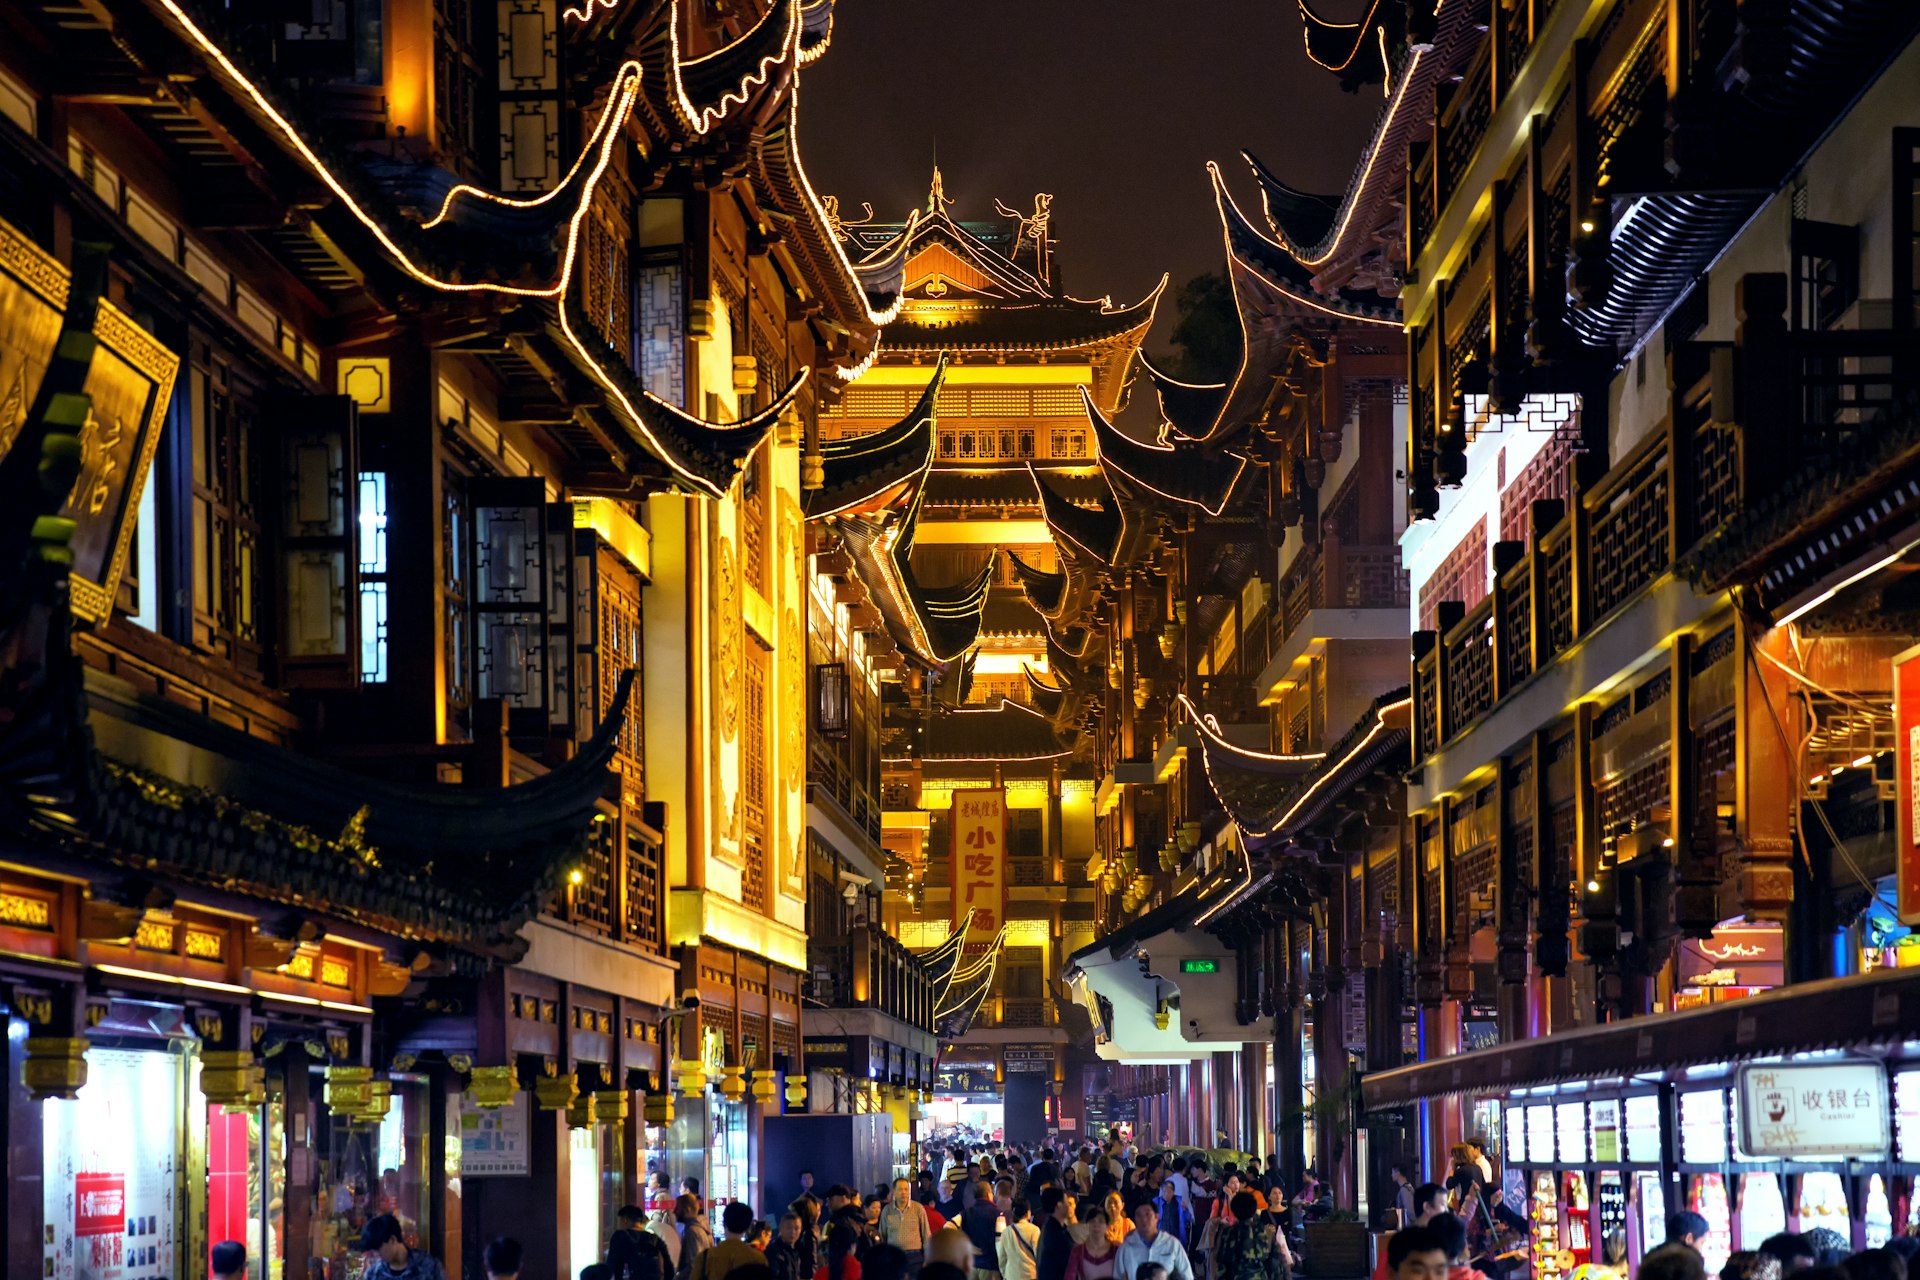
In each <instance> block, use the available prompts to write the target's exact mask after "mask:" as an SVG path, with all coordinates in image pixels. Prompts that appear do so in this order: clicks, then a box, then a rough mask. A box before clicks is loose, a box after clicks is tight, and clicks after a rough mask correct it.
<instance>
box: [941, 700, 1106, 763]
mask: <svg viewBox="0 0 1920 1280" xmlns="http://www.w3.org/2000/svg"><path fill="white" fill-rule="evenodd" d="M919 754H920V756H921V757H922V758H923V759H927V760H948V761H954V762H957V763H966V762H968V761H989V760H991V761H999V762H1001V763H1016V762H1017V763H1030V762H1034V761H1040V760H1058V759H1061V758H1063V757H1065V756H1067V755H1069V754H1071V751H1070V749H1069V748H1068V747H1067V746H1066V744H1064V743H1062V742H1061V741H1060V739H1059V737H1058V736H1057V735H1056V734H1055V733H1054V731H1053V726H1052V725H1051V724H1050V723H1049V722H1048V720H1047V717H1046V716H1045V715H1043V714H1042V713H1041V712H1039V711H1035V710H1033V709H1031V708H1028V707H1024V706H1022V705H1021V704H1019V703H1017V702H1008V701H1007V700H1006V699H1004V698H1002V699H998V700H996V701H995V702H993V703H990V704H989V705H987V706H984V707H954V708H944V707H943V708H937V709H936V710H935V711H934V712H933V714H932V715H931V716H930V717H929V718H928V719H927V722H926V725H925V727H924V730H923V736H922V742H921V750H920V753H919Z"/></svg>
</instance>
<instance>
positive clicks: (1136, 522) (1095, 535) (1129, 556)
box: [1027, 463, 1150, 569]
mask: <svg viewBox="0 0 1920 1280" xmlns="http://www.w3.org/2000/svg"><path fill="white" fill-rule="evenodd" d="M1027 471H1028V473H1029V474H1030V475H1032V477H1033V484H1034V488H1035V489H1037V490H1038V491H1039V494H1040V511H1041V514H1042V516H1043V517H1044V518H1045V520H1046V522H1047V532H1049V533H1050V534H1052V535H1053V543H1054V546H1056V547H1058V548H1059V550H1060V555H1061V557H1062V559H1064V560H1066V561H1068V562H1078V563H1079V564H1081V565H1084V566H1087V567H1098V568H1103V569H1111V568H1117V567H1119V566H1121V565H1125V564H1131V563H1132V562H1133V560H1134V559H1135V558H1136V557H1137V556H1138V555H1139V554H1140V552H1141V551H1142V549H1143V547H1144V544H1145V542H1146V540H1147V538H1146V535H1147V532H1148V527H1149V523H1150V522H1149V520H1148V517H1147V515H1146V513H1145V512H1144V511H1142V509H1141V506H1142V502H1141V496H1140V494H1139V493H1137V492H1136V491H1135V489H1134V487H1133V485H1132V484H1131V483H1130V482H1129V481H1128V480H1127V478H1126V477H1125V476H1124V475H1122V474H1120V473H1119V472H1107V473H1106V477H1107V487H1106V492H1105V493H1102V494H1101V495H1100V496H1099V497H1098V499H1097V500H1096V503H1095V505H1094V506H1091V507H1084V506H1081V505H1079V504H1078V503H1075V502H1072V501H1070V500H1069V499H1068V498H1066V497H1065V496H1064V495H1063V494H1061V493H1060V492H1059V491H1058V490H1056V489H1055V488H1054V487H1053V485H1052V484H1051V482H1050V481H1049V479H1048V478H1047V477H1046V476H1045V475H1043V473H1042V470H1041V469H1040V468H1039V467H1035V466H1033V465H1032V464H1031V463H1029V464H1028V466H1027Z"/></svg>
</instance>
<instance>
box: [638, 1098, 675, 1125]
mask: <svg viewBox="0 0 1920 1280" xmlns="http://www.w3.org/2000/svg"><path fill="white" fill-rule="evenodd" d="M644 1118H645V1120H646V1122H647V1127H648V1128H649V1129H663V1128H665V1127H666V1126H668V1125H670V1124H672V1123H673V1094H672V1093H671V1092H668V1091H662V1092H660V1093H649V1094H648V1095H646V1102H645V1112H644Z"/></svg>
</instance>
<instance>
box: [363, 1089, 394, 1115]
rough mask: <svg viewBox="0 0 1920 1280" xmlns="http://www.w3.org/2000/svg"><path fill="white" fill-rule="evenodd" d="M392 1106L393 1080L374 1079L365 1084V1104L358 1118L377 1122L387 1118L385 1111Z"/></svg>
mask: <svg viewBox="0 0 1920 1280" xmlns="http://www.w3.org/2000/svg"><path fill="white" fill-rule="evenodd" d="M392 1108H393V1081H391V1080H374V1081H372V1082H370V1083H369V1084H368V1085H367V1105H366V1109H365V1110H363V1111H362V1112H361V1113H360V1115H359V1117H358V1118H359V1119H361V1120H365V1121H367V1122H369V1123H377V1122H379V1121H381V1120H385V1119H386V1118H387V1112H388V1111H390V1110H392Z"/></svg>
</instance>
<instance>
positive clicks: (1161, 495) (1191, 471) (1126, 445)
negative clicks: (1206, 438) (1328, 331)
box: [1082, 392, 1247, 516]
mask: <svg viewBox="0 0 1920 1280" xmlns="http://www.w3.org/2000/svg"><path fill="white" fill-rule="evenodd" d="M1082 395H1083V398H1084V399H1085V401H1086V410H1087V421H1088V422H1089V423H1091V424H1092V426H1093V434H1094V439H1095V440H1096V441H1097V442H1098V444H1099V447H1100V465H1101V466H1102V467H1104V468H1106V469H1107V471H1108V472H1109V473H1112V472H1118V473H1119V474H1120V475H1122V476H1124V477H1126V478H1127V479H1128V480H1130V481H1131V482H1132V483H1133V485H1134V486H1135V488H1136V490H1137V491H1138V492H1139V493H1141V494H1142V495H1146V496H1150V497H1151V498H1157V499H1162V500H1166V501H1169V502H1172V503H1177V504H1184V505H1186V506H1191V507H1199V508H1200V509H1201V510H1202V511H1205V512H1206V513H1207V514H1208V515H1210V516H1217V515H1219V514H1220V512H1221V511H1222V510H1224V509H1225V507H1226V505H1227V502H1228V500H1229V499H1230V498H1231V497H1232V496H1233V491H1234V487H1235V486H1236V485H1237V484H1239V482H1240V477H1241V476H1242V475H1244V474H1245V473H1246V470H1247V459H1246V457H1245V455H1244V454H1241V453H1235V452H1233V451H1231V450H1227V449H1215V448H1209V447H1208V446H1206V445H1204V444H1198V443H1187V444H1169V443H1156V444H1143V443H1141V442H1140V441H1138V440H1135V439H1134V438H1133V437H1132V436H1129V435H1127V434H1126V433H1124V432H1122V431H1121V430H1120V429H1119V428H1118V427H1116V426H1114V425H1113V423H1111V422H1109V421H1107V416H1106V415H1105V414H1103V413H1101V412H1100V410H1099V408H1098V407H1096V406H1095V405H1094V403H1093V399H1092V397H1091V396H1086V395H1085V393H1084V392H1083V393H1082Z"/></svg>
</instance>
